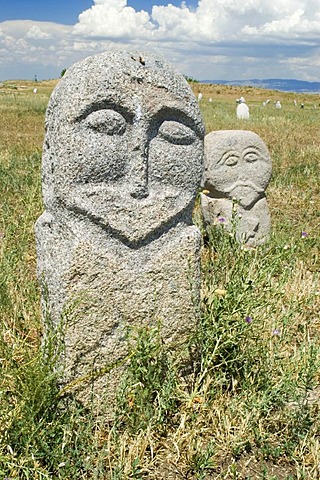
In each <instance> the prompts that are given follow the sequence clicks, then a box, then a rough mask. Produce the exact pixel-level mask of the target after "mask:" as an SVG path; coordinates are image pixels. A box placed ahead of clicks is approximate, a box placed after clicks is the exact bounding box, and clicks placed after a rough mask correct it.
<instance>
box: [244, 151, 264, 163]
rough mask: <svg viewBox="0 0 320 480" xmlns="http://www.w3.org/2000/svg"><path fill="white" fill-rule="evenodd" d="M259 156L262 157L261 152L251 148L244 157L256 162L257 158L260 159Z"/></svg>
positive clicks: (248, 160)
mask: <svg viewBox="0 0 320 480" xmlns="http://www.w3.org/2000/svg"><path fill="white" fill-rule="evenodd" d="M259 158H261V154H259V153H258V152H256V151H255V150H250V151H249V152H244V154H243V159H244V160H245V161H246V162H249V163H253V162H256V161H257V160H259Z"/></svg>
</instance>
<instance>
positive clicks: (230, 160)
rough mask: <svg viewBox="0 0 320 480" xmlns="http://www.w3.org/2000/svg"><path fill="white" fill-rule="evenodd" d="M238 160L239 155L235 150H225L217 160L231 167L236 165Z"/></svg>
mask: <svg viewBox="0 0 320 480" xmlns="http://www.w3.org/2000/svg"><path fill="white" fill-rule="evenodd" d="M238 161H239V155H238V154H237V153H236V152H232V151H231V152H226V153H225V154H224V155H223V156H222V158H221V160H219V162H218V164H221V165H227V166H228V167H233V166H234V165H237V163H238Z"/></svg>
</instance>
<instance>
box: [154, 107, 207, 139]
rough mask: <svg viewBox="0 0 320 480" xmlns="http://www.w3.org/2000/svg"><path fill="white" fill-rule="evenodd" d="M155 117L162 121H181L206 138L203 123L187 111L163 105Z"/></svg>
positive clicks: (199, 135)
mask: <svg viewBox="0 0 320 480" xmlns="http://www.w3.org/2000/svg"><path fill="white" fill-rule="evenodd" d="M153 117H154V118H155V119H156V120H158V121H160V122H159V123H162V122H164V121H169V122H170V121H171V122H179V123H182V124H183V125H185V126H187V127H189V128H191V129H192V130H193V131H194V132H195V133H196V135H197V136H198V137H200V138H201V139H203V138H204V128H203V127H202V125H201V124H200V125H199V124H198V123H196V122H195V120H194V118H192V117H191V116H190V115H188V114H187V112H185V111H183V110H181V109H179V108H173V107H167V106H162V107H161V108H160V109H159V110H158V111H157V112H156V113H155V114H154V115H153Z"/></svg>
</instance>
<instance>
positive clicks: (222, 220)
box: [218, 217, 226, 223]
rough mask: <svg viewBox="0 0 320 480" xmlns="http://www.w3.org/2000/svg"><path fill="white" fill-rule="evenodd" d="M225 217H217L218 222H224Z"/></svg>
mask: <svg viewBox="0 0 320 480" xmlns="http://www.w3.org/2000/svg"><path fill="white" fill-rule="evenodd" d="M225 221H226V219H225V218H224V217H218V222H219V223H224V222H225Z"/></svg>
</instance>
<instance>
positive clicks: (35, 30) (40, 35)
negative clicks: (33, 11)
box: [26, 25, 52, 40]
mask: <svg viewBox="0 0 320 480" xmlns="http://www.w3.org/2000/svg"><path fill="white" fill-rule="evenodd" d="M26 38H32V39H34V40H43V39H49V38H52V37H51V35H50V33H47V32H44V31H43V30H41V28H40V27H39V26H38V25H32V27H30V28H29V30H28V31H27V33H26Z"/></svg>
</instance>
